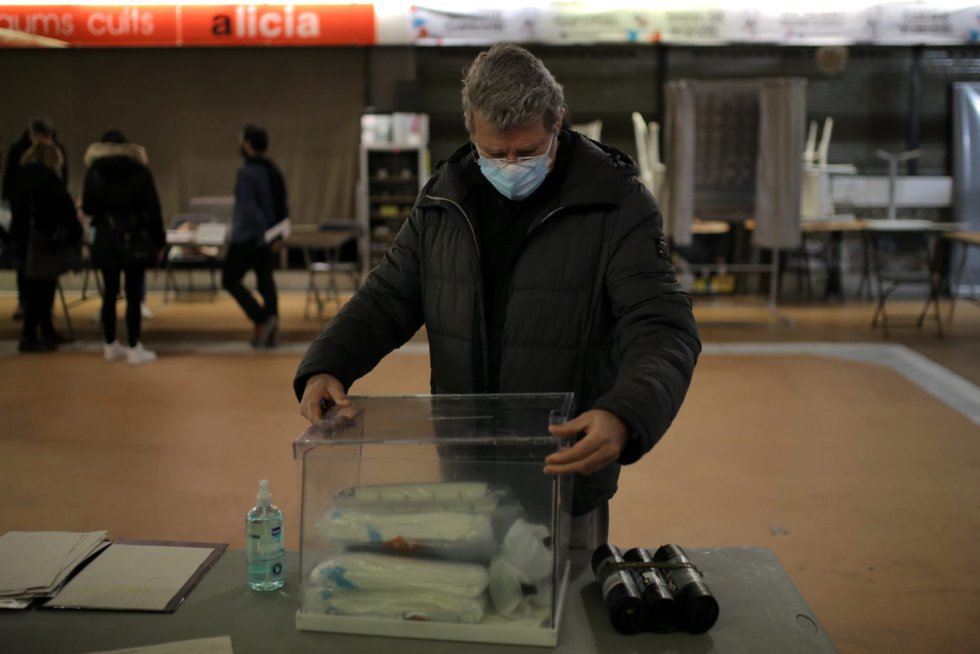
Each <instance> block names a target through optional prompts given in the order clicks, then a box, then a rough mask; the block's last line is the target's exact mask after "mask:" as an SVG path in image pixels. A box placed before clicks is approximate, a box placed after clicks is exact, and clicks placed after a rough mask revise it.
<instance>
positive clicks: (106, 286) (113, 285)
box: [101, 266, 146, 347]
mask: <svg viewBox="0 0 980 654" xmlns="http://www.w3.org/2000/svg"><path fill="white" fill-rule="evenodd" d="M101 272H102V284H103V288H102V332H103V334H104V335H105V342H106V343H111V342H113V341H114V340H116V298H118V297H119V278H120V274H121V273H126V335H127V336H128V337H129V346H130V347H133V346H135V345H136V344H137V343H139V340H140V331H141V329H142V325H143V316H142V315H140V302H141V301H142V300H143V283H144V280H145V279H146V268H144V267H142V266H135V267H128V268H124V269H123V270H118V269H116V270H101Z"/></svg>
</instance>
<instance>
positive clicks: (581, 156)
mask: <svg viewBox="0 0 980 654" xmlns="http://www.w3.org/2000/svg"><path fill="white" fill-rule="evenodd" d="M568 135H569V137H570V143H569V146H570V147H572V148H574V155H573V157H572V160H571V161H570V162H569V165H568V169H567V170H566V172H565V178H564V180H562V184H561V186H560V187H559V189H558V192H557V194H556V195H557V206H559V207H563V208H572V207H582V206H601V205H609V206H615V205H616V204H618V203H619V201H620V200H621V198H622V193H621V189H620V184H621V183H622V182H623V180H624V179H625V178H626V177H629V176H631V175H632V176H635V175H636V174H637V168H636V164H634V163H633V160H632V159H630V158H629V157H628V156H627V155H625V154H624V153H622V152H620V151H619V150H617V149H616V148H613V147H611V146H608V145H605V144H602V143H598V142H596V141H592V140H590V139H587V138H585V137H584V136H582V135H581V134H578V133H577V132H571V131H569V132H568ZM474 159H475V148H474V147H473V144H472V143H466V144H465V145H463V146H462V147H460V148H459V149H457V150H456V152H454V153H453V154H452V156H450V157H449V159H446V160H445V161H441V162H439V164H437V165H436V172H435V175H434V176H433V179H432V180H431V181H430V183H429V184H428V185H426V187H425V190H424V191H423V197H421V198H420V200H419V206H428V205H431V204H432V201H431V200H429V199H428V197H426V196H435V197H442V198H447V199H449V200H452V201H453V202H456V203H457V204H460V205H462V204H463V203H464V200H465V197H466V194H467V192H468V190H469V187H470V186H471V185H472V184H474V183H480V182H481V179H480V178H479V175H480V174H481V173H480V171H479V168H478V167H477V165H476V164H475V162H474Z"/></svg>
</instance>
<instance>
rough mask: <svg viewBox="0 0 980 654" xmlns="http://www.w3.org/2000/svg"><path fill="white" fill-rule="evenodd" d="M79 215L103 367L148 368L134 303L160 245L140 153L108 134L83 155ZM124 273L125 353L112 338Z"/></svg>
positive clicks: (153, 197)
mask: <svg viewBox="0 0 980 654" xmlns="http://www.w3.org/2000/svg"><path fill="white" fill-rule="evenodd" d="M85 165H86V166H87V167H88V170H87V172H86V174H85V189H84V191H83V194H82V209H83V210H84V211H85V213H86V214H88V215H89V216H92V228H93V232H94V235H93V242H92V266H93V267H94V268H98V269H99V270H100V271H101V272H102V278H103V281H104V284H105V288H104V292H103V294H102V297H103V301H102V329H103V331H104V336H105V346H104V351H103V356H104V358H105V360H106V361H109V362H112V361H117V360H119V359H122V358H123V357H125V358H126V359H127V360H128V361H129V363H130V364H131V365H140V364H143V363H151V362H153V361H155V360H156V354H155V353H153V352H151V351H150V350H147V349H145V348H144V347H143V344H142V343H141V342H140V329H141V327H142V324H141V323H142V316H141V315H140V301H141V296H142V294H143V282H144V279H145V276H146V268H147V266H148V265H150V264H152V263H154V262H155V261H156V260H157V259H158V258H159V253H160V252H162V251H163V248H164V246H165V244H166V233H165V232H164V229H163V217H162V215H161V212H160V200H159V198H158V197H157V191H156V185H155V184H154V182H153V175H152V173H150V169H149V168H148V167H147V157H146V150H144V149H143V147H142V146H140V145H136V144H135V143H128V142H127V141H126V137H125V136H123V133H122V132H120V131H119V130H117V129H110V130H109V131H107V132H106V133H105V134H103V135H102V139H101V140H100V142H98V143H93V144H92V145H90V146H89V148H88V150H87V151H86V152H85ZM123 272H125V273H126V329H127V336H128V337H129V347H123V346H122V345H121V344H120V343H119V341H118V339H117V338H116V297H117V296H118V295H119V286H120V277H121V275H120V273H123Z"/></svg>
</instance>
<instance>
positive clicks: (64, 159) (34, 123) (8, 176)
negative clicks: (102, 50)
mask: <svg viewBox="0 0 980 654" xmlns="http://www.w3.org/2000/svg"><path fill="white" fill-rule="evenodd" d="M38 142H45V143H49V144H52V145H54V146H55V147H56V148H57V149H58V150H59V151H60V152H61V164H59V166H58V170H56V171H55V173H56V174H57V175H58V178H59V179H61V184H62V186H65V187H66V188H67V186H68V153H67V152H66V151H65V146H63V145H62V144H61V143H59V142H58V136H57V134H56V132H55V129H54V124H53V123H52V122H51V119H50V118H48V117H47V116H35V117H34V118H31V120H30V122H28V124H27V129H25V130H24V133H23V134H21V136H20V138H19V139H17V140H16V141H14V143H13V145H11V146H10V150H9V152H7V164H6V165H5V166H4V167H3V184H2V186H0V201H2V202H10V200H11V197H10V196H11V193H12V192H13V188H14V182H15V180H16V179H17V173H18V172H19V171H20V166H21V163H20V162H21V159H23V157H24V154H25V153H26V152H27V150H28V149H30V147H31V146H32V145H34V144H35V143H38ZM17 270H18V274H17V302H18V305H17V310H16V311H15V312H14V320H19V319H20V318H21V317H22V314H23V310H22V306H21V305H22V304H23V302H22V298H21V292H20V290H21V285H22V284H23V282H24V278H23V266H19V267H18V268H17Z"/></svg>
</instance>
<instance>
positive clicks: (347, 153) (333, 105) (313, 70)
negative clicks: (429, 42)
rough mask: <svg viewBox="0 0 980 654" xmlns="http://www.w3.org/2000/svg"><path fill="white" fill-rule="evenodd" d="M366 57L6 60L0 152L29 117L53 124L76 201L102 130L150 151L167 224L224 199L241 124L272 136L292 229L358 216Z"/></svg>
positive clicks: (338, 53) (90, 53)
mask: <svg viewBox="0 0 980 654" xmlns="http://www.w3.org/2000/svg"><path fill="white" fill-rule="evenodd" d="M365 61H366V57H365V51H364V50H363V49H359V48H357V49H355V48H351V49H344V48H333V49H290V48H268V49H261V48H257V49H199V50H195V49H176V50H135V51H132V50H60V51H37V50H29V51H28V50H24V51H17V50H13V51H5V52H4V53H3V56H2V57H0V80H2V86H3V93H2V97H3V99H2V101H0V135H2V137H3V140H4V152H6V150H7V148H8V147H9V145H10V143H11V142H12V141H13V140H14V139H16V138H17V137H18V136H19V135H20V133H21V132H22V131H23V129H24V126H25V125H26V123H27V120H28V119H29V117H30V116H32V115H34V114H38V113H45V114H48V115H49V116H51V118H52V119H53V120H54V122H55V125H56V126H57V128H58V133H59V136H60V138H61V139H62V141H63V142H64V143H65V145H66V146H67V148H68V152H69V163H70V170H71V180H70V188H71V190H72V192H73V193H75V194H79V193H80V192H81V189H82V179H83V176H84V172H85V171H84V165H83V163H82V158H83V155H84V152H85V149H86V147H87V146H88V144H89V143H91V142H93V141H95V140H97V139H98V138H99V135H100V134H101V133H102V131H103V130H104V129H105V128H106V127H108V126H116V127H119V128H120V129H122V130H123V131H124V132H125V133H126V135H127V136H128V137H129V139H130V140H131V141H134V142H136V143H140V144H141V145H143V146H145V147H146V149H147V152H148V154H149V158H150V166H151V168H152V170H153V172H154V175H155V177H156V180H157V185H158V187H159V192H160V197H161V201H162V203H163V206H164V214H165V215H166V216H170V215H173V214H174V213H178V212H180V211H183V210H185V209H186V206H187V200H188V198H190V197H194V196H198V195H229V194H231V192H232V189H233V186H234V179H235V170H236V169H237V167H238V166H239V165H240V161H241V160H240V158H239V156H238V136H239V133H240V130H241V127H242V125H243V124H244V123H246V122H255V123H259V124H262V125H264V126H266V127H267V129H268V130H269V135H270V148H269V154H270V156H271V157H272V158H273V159H274V160H275V161H276V162H277V163H278V164H279V165H280V167H281V168H282V169H283V172H284V174H285V177H286V182H287V185H288V187H289V195H290V202H291V209H292V216H293V219H294V221H297V222H315V221H318V220H321V219H322V218H325V217H346V216H353V215H354V182H355V176H356V170H357V156H358V155H357V151H358V143H359V140H360V128H359V124H360V123H359V120H360V114H361V111H362V109H363V106H364V97H365V91H364V89H365V79H366V75H365Z"/></svg>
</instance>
